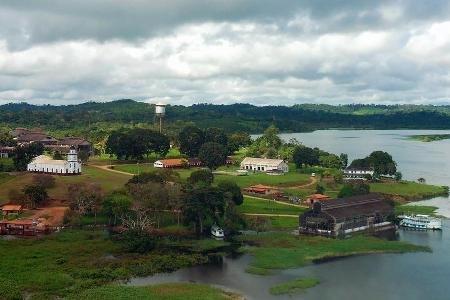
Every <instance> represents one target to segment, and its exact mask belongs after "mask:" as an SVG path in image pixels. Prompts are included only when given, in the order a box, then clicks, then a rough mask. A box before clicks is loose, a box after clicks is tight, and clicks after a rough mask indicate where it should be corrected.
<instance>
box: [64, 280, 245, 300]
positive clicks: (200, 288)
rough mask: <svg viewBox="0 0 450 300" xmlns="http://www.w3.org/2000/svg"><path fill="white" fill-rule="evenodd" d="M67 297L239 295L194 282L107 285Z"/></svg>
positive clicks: (179, 299) (226, 299) (211, 299)
mask: <svg viewBox="0 0 450 300" xmlns="http://www.w3.org/2000/svg"><path fill="white" fill-rule="evenodd" d="M68 299H83V300H91V299H92V300H115V299H117V300H127V299H140V300H141V299H142V300H199V299H202V300H216V299H217V300H234V299H235V300H237V299H242V298H241V297H240V296H238V295H236V294H233V293H229V292H225V291H222V290H220V289H218V288H214V287H210V286H208V285H204V284H195V283H181V282H178V283H165V284H158V285H151V286H139V287H131V286H119V285H108V286H104V287H99V288H94V289H89V290H86V291H84V292H82V293H80V294H78V295H72V296H71V297H69V298H68Z"/></svg>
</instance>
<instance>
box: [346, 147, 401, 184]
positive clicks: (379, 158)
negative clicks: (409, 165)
mask: <svg viewBox="0 0 450 300" xmlns="http://www.w3.org/2000/svg"><path fill="white" fill-rule="evenodd" d="M350 166H351V167H353V168H361V167H365V168H373V169H374V172H375V174H377V175H378V176H379V175H395V172H397V163H396V162H395V161H394V160H393V158H392V156H391V155H390V154H389V153H387V152H384V151H374V152H372V153H371V154H370V155H369V156H367V157H366V158H363V159H355V160H354V161H353V162H352V163H351V165H350ZM378 176H374V177H376V178H377V177H378Z"/></svg>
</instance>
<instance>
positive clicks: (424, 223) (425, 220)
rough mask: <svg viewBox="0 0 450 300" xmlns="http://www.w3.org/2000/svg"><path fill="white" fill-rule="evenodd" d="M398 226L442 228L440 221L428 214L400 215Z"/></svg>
mask: <svg viewBox="0 0 450 300" xmlns="http://www.w3.org/2000/svg"><path fill="white" fill-rule="evenodd" d="M400 226H402V227H406V228H413V229H431V230H437V229H442V221H441V220H440V219H438V218H434V217H431V216H429V215H406V216H402V219H401V221H400Z"/></svg>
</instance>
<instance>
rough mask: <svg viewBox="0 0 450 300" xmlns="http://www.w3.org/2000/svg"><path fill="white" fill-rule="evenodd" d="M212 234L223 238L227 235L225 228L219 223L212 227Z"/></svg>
mask: <svg viewBox="0 0 450 300" xmlns="http://www.w3.org/2000/svg"><path fill="white" fill-rule="evenodd" d="M211 235H212V236H213V237H215V238H218V239H223V238H224V237H225V235H224V233H223V229H222V228H220V227H219V226H217V225H213V226H212V227H211Z"/></svg>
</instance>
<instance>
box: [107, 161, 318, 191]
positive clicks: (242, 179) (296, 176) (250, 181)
mask: <svg viewBox="0 0 450 300" xmlns="http://www.w3.org/2000/svg"><path fill="white" fill-rule="evenodd" d="M198 169H199V168H190V169H175V171H176V172H178V173H180V177H181V178H182V179H186V178H187V177H189V175H190V174H191V173H192V172H193V171H195V170H198ZM236 169H237V167H233V166H230V167H221V168H219V170H222V171H235V170H236ZM114 170H119V171H124V172H128V173H132V174H139V173H142V172H151V171H154V170H155V168H154V167H153V164H139V165H137V164H128V165H116V166H114ZM215 180H216V181H222V180H231V181H234V182H236V183H237V184H238V185H239V186H240V187H248V186H251V185H256V184H263V185H272V186H296V185H303V184H306V183H309V182H310V176H309V175H308V174H302V173H299V172H296V171H295V170H293V171H290V172H288V173H286V174H284V175H280V176H273V175H267V174H265V173H249V175H247V176H232V175H215Z"/></svg>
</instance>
